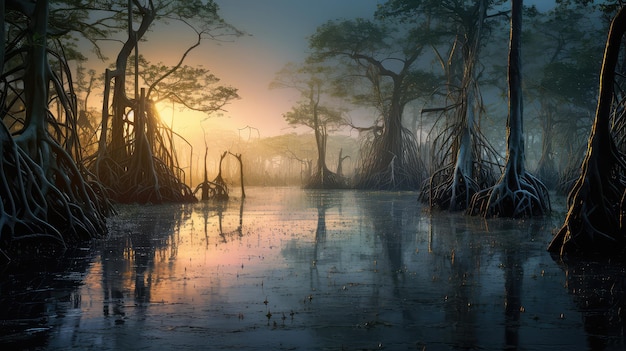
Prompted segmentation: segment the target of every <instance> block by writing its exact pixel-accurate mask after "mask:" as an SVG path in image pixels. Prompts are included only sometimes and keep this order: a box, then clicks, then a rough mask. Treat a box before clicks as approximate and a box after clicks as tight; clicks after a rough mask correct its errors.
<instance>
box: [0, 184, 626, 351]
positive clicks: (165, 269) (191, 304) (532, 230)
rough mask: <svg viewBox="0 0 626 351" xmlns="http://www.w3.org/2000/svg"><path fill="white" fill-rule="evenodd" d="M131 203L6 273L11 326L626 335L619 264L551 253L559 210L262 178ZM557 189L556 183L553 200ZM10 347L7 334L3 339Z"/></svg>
mask: <svg viewBox="0 0 626 351" xmlns="http://www.w3.org/2000/svg"><path fill="white" fill-rule="evenodd" d="M247 194H248V197H247V198H246V199H245V200H244V201H240V199H231V200H230V201H229V202H228V203H223V204H217V203H197V204H193V205H158V206H137V205H128V206H122V207H120V208H119V210H120V212H121V214H120V215H119V216H117V217H114V218H112V219H110V221H109V228H110V234H111V237H110V238H109V239H108V240H105V241H98V242H96V243H94V244H93V246H92V247H90V248H85V249H82V250H76V251H72V252H69V253H67V254H66V255H65V256H64V257H63V259H62V260H58V261H55V262H56V263H51V262H48V263H45V264H43V265H42V264H37V266H35V267H29V268H28V269H26V271H29V272H30V273H24V271H25V269H24V268H23V267H22V268H20V269H19V270H14V271H12V270H8V271H7V272H4V274H3V275H2V277H1V279H2V283H1V284H2V285H1V286H0V287H1V289H2V290H1V291H0V292H1V296H2V298H1V301H0V308H2V310H3V312H1V313H0V314H1V317H2V323H3V330H4V331H3V332H2V337H1V338H0V342H2V343H3V344H5V345H9V346H21V347H23V346H29V347H31V348H33V349H47V350H66V349H94V350H138V349H143V350H153V349H176V350H204V349H206V350H214V349H230V350H309V349H310V350H378V349H384V350H416V349H417V350H424V349H425V350H450V349H486V350H502V349H505V348H511V349H515V348H517V349H526V350H542V349H545V350H553V349H569V350H577V349H580V350H585V349H607V350H610V349H621V348H622V347H623V346H624V344H625V343H624V339H623V330H622V328H623V324H622V321H621V317H622V306H623V305H624V276H625V274H624V269H623V268H622V267H621V266H615V265H610V264H599V263H595V264H590V263H578V264H573V263H570V264H569V265H564V264H559V263H557V262H555V261H554V260H553V259H552V258H551V257H550V255H549V254H548V253H547V252H546V251H545V248H546V246H547V243H548V242H549V240H550V237H551V235H552V234H551V231H552V230H553V229H554V228H555V227H557V226H558V225H559V224H560V223H561V221H562V219H563V216H564V213H563V211H564V210H563V205H562V204H560V205H559V204H558V202H559V200H557V201H556V202H557V204H556V206H555V207H556V210H555V213H554V214H553V215H552V216H551V217H549V218H544V219H533V220H525V221H518V220H490V221H484V220H482V219H480V218H473V217H466V216H464V215H462V214H449V213H428V212H426V211H425V210H424V208H423V205H421V204H420V203H419V202H418V201H417V194H416V193H412V192H364V191H306V190H301V189H298V188H251V189H247ZM560 201H561V202H562V199H560ZM3 349H4V348H3Z"/></svg>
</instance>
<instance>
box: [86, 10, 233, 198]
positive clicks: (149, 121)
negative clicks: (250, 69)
mask: <svg viewBox="0 0 626 351" xmlns="http://www.w3.org/2000/svg"><path fill="white" fill-rule="evenodd" d="M108 5H109V6H110V10H111V11H118V12H120V13H124V12H125V13H126V14H127V18H126V22H127V25H126V30H127V38H126V40H125V41H124V43H123V45H122V47H121V49H120V51H119V53H118V55H117V58H116V60H115V68H114V69H113V70H108V69H107V70H106V72H105V79H104V100H103V105H102V106H103V107H102V123H101V128H100V141H99V147H98V152H97V154H96V155H94V158H93V160H92V162H91V163H90V169H92V170H93V172H94V173H95V174H96V175H97V176H98V178H99V179H100V181H101V182H103V183H104V184H105V186H106V187H107V190H108V192H109V194H110V195H111V197H112V198H114V199H115V200H116V201H120V202H162V201H194V200H195V197H194V196H193V194H192V191H191V189H190V188H189V187H188V186H187V185H186V184H185V183H184V182H183V181H182V177H181V176H180V174H179V173H180V171H181V168H180V167H178V165H177V162H175V155H174V153H173V150H172V149H173V146H172V143H171V139H168V136H171V135H172V133H171V131H170V130H169V128H168V127H166V126H165V125H164V124H163V123H160V119H159V118H158V114H157V112H156V108H155V105H154V101H153V100H151V97H152V94H153V92H154V91H155V89H156V87H157V86H158V83H160V82H163V81H164V80H165V78H167V77H169V76H171V75H172V74H174V72H177V71H180V70H181V69H182V68H183V67H184V66H183V62H184V60H185V58H186V56H187V54H188V53H189V52H190V51H191V50H193V49H194V48H196V47H197V46H198V45H200V42H201V40H202V39H203V38H206V37H211V38H215V37H216V36H219V35H239V34H240V32H239V31H238V30H236V29H235V28H233V27H232V26H230V25H228V24H226V23H225V22H224V21H223V20H222V19H221V18H220V17H219V15H218V13H217V12H218V6H217V5H216V4H215V3H214V2H213V1H208V2H206V1H199V0H194V1H165V0H159V1H156V0H152V1H149V2H147V3H142V2H140V1H137V0H128V2H127V3H126V4H122V3H121V2H120V1H110V2H109V3H108ZM124 9H125V10H126V11H124ZM117 20H120V18H117ZM159 20H161V21H167V20H176V21H178V22H180V23H183V24H185V25H188V26H189V27H190V28H192V30H193V31H194V32H195V33H196V35H197V40H196V42H195V43H194V44H193V45H191V46H190V47H189V49H188V50H187V51H186V52H184V53H183V55H182V57H181V59H180V61H179V62H178V63H177V64H176V65H174V66H173V67H171V68H169V69H167V70H166V71H165V72H163V74H162V75H161V76H159V77H158V78H157V79H156V81H155V82H153V83H151V84H150V86H149V87H148V88H147V89H146V90H145V94H141V95H140V92H141V91H142V90H141V89H140V87H139V81H140V80H139V78H140V76H139V59H138V57H139V53H138V51H139V43H140V41H141V40H143V39H145V38H144V36H145V35H146V33H147V32H148V30H149V29H150V28H151V26H152V25H153V24H154V23H155V21H159ZM135 26H136V29H135ZM133 52H134V53H135V54H134V57H135V59H134V60H131V57H132V56H131V55H133ZM131 62H132V63H134V69H133V71H134V84H127V80H128V78H129V77H128V76H127V72H128V68H129V67H128V65H129V63H131ZM129 86H130V87H132V88H134V89H129ZM133 90H134V92H133ZM234 96H236V95H230V96H228V97H227V98H226V101H228V100H229V99H230V98H232V97H234ZM218 108H219V107H218Z"/></svg>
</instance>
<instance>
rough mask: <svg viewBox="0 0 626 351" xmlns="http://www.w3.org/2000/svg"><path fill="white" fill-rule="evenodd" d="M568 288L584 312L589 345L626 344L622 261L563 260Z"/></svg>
mask: <svg viewBox="0 0 626 351" xmlns="http://www.w3.org/2000/svg"><path fill="white" fill-rule="evenodd" d="M562 267H563V270H564V271H565V276H566V277H567V285H566V288H567V290H568V292H569V293H570V294H571V295H572V297H573V300H574V302H575V303H576V306H577V307H578V308H579V310H580V312H581V314H582V320H583V324H584V328H585V332H586V334H587V343H588V347H589V349H592V350H607V349H614V348H616V347H617V346H621V347H624V345H626V335H625V334H624V332H625V327H626V325H625V324H626V295H625V293H626V267H625V266H624V264H623V263H613V262H584V261H583V262H581V261H576V260H568V262H566V263H565V262H562Z"/></svg>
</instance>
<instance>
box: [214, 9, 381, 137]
mask: <svg viewBox="0 0 626 351" xmlns="http://www.w3.org/2000/svg"><path fill="white" fill-rule="evenodd" d="M216 2H217V3H218V4H219V6H220V13H221V15H222V17H223V18H224V19H225V20H226V21H227V22H228V23H230V24H232V25H234V26H236V27H237V28H238V29H240V30H243V31H245V32H247V33H248V34H250V35H248V36H245V37H241V38H238V39H236V40H234V41H233V42H231V43H222V44H220V45H219V46H215V45H214V44H210V46H211V47H212V48H213V49H212V50H211V51H212V52H213V53H212V54H211V57H210V58H208V61H209V62H210V63H207V64H206V66H207V67H208V68H210V69H211V70H212V71H213V72H214V73H215V74H216V75H217V76H218V77H220V78H221V79H222V82H223V83H225V84H229V85H232V86H234V87H236V88H238V89H239V92H240V95H241V100H239V101H235V102H233V103H232V104H230V105H229V106H227V107H226V109H227V112H225V113H224V116H225V118H226V119H227V120H224V118H220V119H219V120H220V121H222V122H223V124H224V125H225V126H226V125H232V126H234V127H236V128H242V127H245V126H246V125H250V126H252V127H255V128H259V129H260V131H261V136H270V135H275V134H280V133H284V132H287V131H291V128H290V127H288V126H287V124H286V123H285V122H284V120H283V118H282V114H283V113H285V112H287V111H289V109H290V108H291V106H292V105H294V104H295V102H296V101H297V98H298V94H297V93H295V92H293V91H290V90H288V89H278V90H269V89H268V86H269V84H270V82H271V81H272V80H273V79H274V76H275V74H276V72H278V71H279V70H280V69H281V68H282V67H283V66H284V65H285V64H286V63H288V62H301V61H302V60H303V59H304V57H305V56H306V52H307V50H308V42H307V37H308V36H310V35H311V34H313V33H314V31H315V29H316V28H317V27H318V26H319V25H321V24H323V23H325V22H326V21H328V20H331V19H337V18H355V17H371V16H372V15H373V13H374V11H375V10H376V4H377V3H379V2H381V1H379V0H359V1H337V0H317V1H293V0H272V1H258V0H217V1H216ZM207 46H209V45H207ZM285 128H286V129H285Z"/></svg>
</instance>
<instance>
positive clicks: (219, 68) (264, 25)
mask: <svg viewBox="0 0 626 351" xmlns="http://www.w3.org/2000/svg"><path fill="white" fill-rule="evenodd" d="M216 2H217V3H218V5H219V6H220V11H219V13H220V15H221V16H222V18H224V20H226V22H228V23H230V24H232V25H234V26H235V27H237V28H238V29H240V30H242V31H244V32H246V33H247V34H246V35H244V36H242V37H239V38H232V40H228V41H224V42H216V41H210V40H207V41H205V42H203V44H202V45H201V46H200V47H199V48H197V49H195V50H194V51H193V52H192V54H191V55H190V56H189V58H188V60H187V61H186V64H188V65H192V66H194V65H202V66H204V67H205V68H208V69H210V70H211V72H212V73H213V74H215V75H216V76H217V77H219V78H220V79H221V82H220V83H221V84H223V85H229V86H233V87H235V88H237V89H239V95H240V96H241V99H240V100H236V101H233V102H231V103H230V104H229V105H227V106H226V107H225V110H226V111H224V112H222V113H220V114H214V115H212V116H211V118H209V119H206V117H207V116H206V114H201V113H192V112H189V111H186V112H181V111H179V110H178V109H176V110H175V111H174V121H175V122H174V124H175V127H174V129H175V131H176V132H178V133H180V134H182V135H184V136H186V137H188V138H189V139H191V140H190V141H192V143H194V144H196V145H197V144H202V145H198V146H199V147H200V146H202V147H203V143H204V142H203V135H204V134H203V133H204V132H203V128H204V130H211V131H213V132H216V131H218V130H223V131H228V132H230V133H234V134H237V133H238V129H241V128H245V127H246V126H250V127H254V128H257V129H258V131H259V136H260V137H269V136H274V135H278V134H282V133H288V132H293V131H296V132H310V130H309V129H307V128H304V127H303V128H300V129H297V130H294V129H293V128H291V127H290V126H288V125H287V124H286V122H285V121H284V119H283V117H282V115H283V114H284V113H285V112H287V111H289V110H290V109H291V107H292V106H293V105H294V104H295V103H296V102H297V100H298V97H299V96H298V94H297V93H296V92H295V91H292V90H289V89H275V90H270V89H269V84H270V82H271V81H272V80H273V79H274V77H275V75H276V73H277V72H278V71H279V70H280V69H281V68H282V67H283V66H284V65H285V64H287V63H289V62H295V63H298V62H302V61H303V60H304V58H305V57H306V56H307V53H308V37H309V36H310V35H312V34H313V33H314V32H315V30H316V28H317V27H318V26H320V25H322V24H324V23H326V22H327V21H328V20H333V19H351V18H357V17H362V18H371V17H372V16H373V14H374V12H375V10H376V6H377V4H378V3H384V2H385V0H358V1H356V0H342V1H338V0H316V1H304V0H298V1H294V0H263V1H259V0H216ZM532 3H536V4H538V5H539V6H540V8H541V9H542V10H545V9H546V8H547V7H548V6H549V5H548V4H549V3H552V0H548V1H546V0H536V1H530V0H526V1H525V4H526V5H529V4H532ZM194 40H195V34H194V33H193V32H191V31H189V29H185V28H184V27H182V28H181V26H178V27H176V25H175V24H172V23H170V24H164V23H155V24H154V27H153V31H152V32H151V33H149V34H148V36H147V42H144V43H143V44H141V45H140V51H141V52H142V53H143V54H144V55H146V57H147V59H148V60H150V61H152V62H155V63H156V62H163V63H166V64H169V65H173V64H175V63H176V62H177V61H178V60H179V59H180V57H181V55H182V53H183V52H184V51H185V49H187V48H188V47H189V46H190V45H192V44H193V43H194ZM112 45H113V46H116V45H118V44H112ZM164 49H165V50H164ZM118 51H119V47H114V48H112V50H110V52H109V53H108V55H109V58H110V59H113V58H114V57H115V55H116V54H117V52H118ZM96 65H97V66H98V67H96V70H97V71H104V68H105V67H106V65H107V64H105V63H102V62H100V63H97V64H96ZM94 103H95V99H94ZM160 112H161V116H162V119H163V120H164V121H165V122H166V123H169V122H170V121H171V120H172V109H171V106H167V105H161V106H160ZM372 120H373V118H372ZM366 123H367V122H366Z"/></svg>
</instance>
